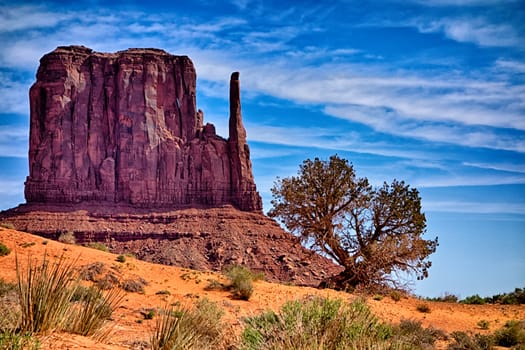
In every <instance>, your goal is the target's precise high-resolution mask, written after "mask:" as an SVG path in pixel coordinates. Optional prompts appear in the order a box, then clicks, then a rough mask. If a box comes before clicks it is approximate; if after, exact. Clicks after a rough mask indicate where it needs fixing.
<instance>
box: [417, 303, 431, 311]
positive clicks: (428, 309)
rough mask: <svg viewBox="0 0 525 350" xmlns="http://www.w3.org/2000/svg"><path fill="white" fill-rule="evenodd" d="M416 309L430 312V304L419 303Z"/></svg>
mask: <svg viewBox="0 0 525 350" xmlns="http://www.w3.org/2000/svg"><path fill="white" fill-rule="evenodd" d="M416 310H417V311H419V312H423V313H429V312H430V306H428V304H418V305H417V306H416Z"/></svg>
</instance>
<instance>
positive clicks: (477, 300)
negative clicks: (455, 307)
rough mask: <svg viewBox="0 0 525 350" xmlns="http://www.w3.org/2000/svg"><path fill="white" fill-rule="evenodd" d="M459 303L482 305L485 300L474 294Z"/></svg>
mask: <svg viewBox="0 0 525 350" xmlns="http://www.w3.org/2000/svg"><path fill="white" fill-rule="evenodd" d="M460 303H462V304H469V305H483V304H485V299H483V298H482V297H480V296H479V295H478V294H474V295H471V296H469V297H466V298H465V299H463V300H461V301H460Z"/></svg>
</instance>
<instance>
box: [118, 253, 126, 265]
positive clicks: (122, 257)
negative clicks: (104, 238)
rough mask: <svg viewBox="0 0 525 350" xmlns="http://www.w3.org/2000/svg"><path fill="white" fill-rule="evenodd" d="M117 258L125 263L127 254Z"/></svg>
mask: <svg viewBox="0 0 525 350" xmlns="http://www.w3.org/2000/svg"><path fill="white" fill-rule="evenodd" d="M116 260H117V261H118V262H119V263H125V262H126V256H125V255H122V254H120V255H119V256H117V259H116Z"/></svg>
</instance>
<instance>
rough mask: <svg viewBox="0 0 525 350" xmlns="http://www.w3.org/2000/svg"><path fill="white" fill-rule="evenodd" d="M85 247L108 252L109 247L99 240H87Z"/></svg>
mask: <svg viewBox="0 0 525 350" xmlns="http://www.w3.org/2000/svg"><path fill="white" fill-rule="evenodd" d="M86 247H88V248H93V249H97V250H101V251H103V252H109V248H108V247H107V246H106V245H105V244H104V243H101V242H89V243H87V244H86Z"/></svg>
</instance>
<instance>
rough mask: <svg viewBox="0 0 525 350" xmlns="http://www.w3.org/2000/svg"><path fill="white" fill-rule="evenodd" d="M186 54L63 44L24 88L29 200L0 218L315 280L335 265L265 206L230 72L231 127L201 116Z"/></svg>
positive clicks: (205, 266)
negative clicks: (220, 128)
mask: <svg viewBox="0 0 525 350" xmlns="http://www.w3.org/2000/svg"><path fill="white" fill-rule="evenodd" d="M195 89H196V74H195V68H194V66H193V63H192V62H191V60H190V59H189V58H188V57H186V56H173V55H170V54H168V53H167V52H165V51H162V50H157V49H129V50H126V51H121V52H117V53H99V52H93V51H92V50H91V49H88V48H86V47H83V46H68V47H59V48H57V49H56V50H54V51H53V52H51V53H48V54H46V55H45V56H44V57H42V59H41V60H40V67H39V69H38V73H37V81H36V82H35V84H34V85H33V86H32V87H31V90H30V106H31V118H30V123H31V125H30V146H29V176H28V177H27V181H26V184H25V196H26V200H27V203H26V204H21V205H19V206H18V207H16V208H12V209H9V210H6V211H2V212H0V222H4V223H9V224H11V225H13V226H14V227H16V228H17V229H18V230H21V231H27V232H31V233H35V234H38V235H41V236H43V237H47V238H53V239H57V238H59V237H60V235H61V234H62V233H65V232H72V233H73V234H74V235H75V239H76V242H77V243H81V244H82V243H88V242H103V243H104V244H106V245H107V247H108V248H109V249H110V250H111V251H112V252H115V253H132V254H134V255H135V256H136V257H138V258H140V259H143V260H147V261H152V262H156V263H162V264H167V265H177V266H181V267H188V268H192V269H197V270H210V269H211V270H221V269H222V268H223V267H224V266H227V265H231V264H241V265H245V266H248V267H249V268H251V269H253V270H255V271H261V272H264V274H265V276H266V278H267V279H268V280H270V281H281V282H291V283H295V284H304V285H310V286H316V285H318V284H319V283H320V282H321V281H322V280H324V279H325V278H327V277H329V276H332V275H335V274H337V273H339V272H340V271H341V267H340V266H336V265H334V263H333V262H332V261H330V260H328V259H326V258H324V257H322V256H320V255H317V254H315V253H314V252H312V251H310V250H308V249H306V248H304V247H303V246H302V245H301V243H300V241H299V239H298V238H297V237H294V236H293V235H291V234H290V233H288V232H285V231H284V230H283V229H282V228H281V227H280V226H279V225H278V224H277V222H275V221H274V220H272V219H270V218H268V217H267V216H265V215H264V214H263V212H262V201H261V197H260V196H259V194H258V193H257V191H256V187H255V182H254V179H253V175H252V166H251V161H250V151H249V148H248V144H247V143H246V130H245V129H244V127H243V124H242V116H241V103H240V86H239V73H237V72H235V73H233V74H232V76H231V80H230V116H229V137H228V139H224V138H222V137H220V136H217V135H216V133H215V127H214V126H213V125H212V124H206V125H204V124H203V113H202V112H201V111H200V110H197V108H196V98H195V91H196V90H195Z"/></svg>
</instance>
